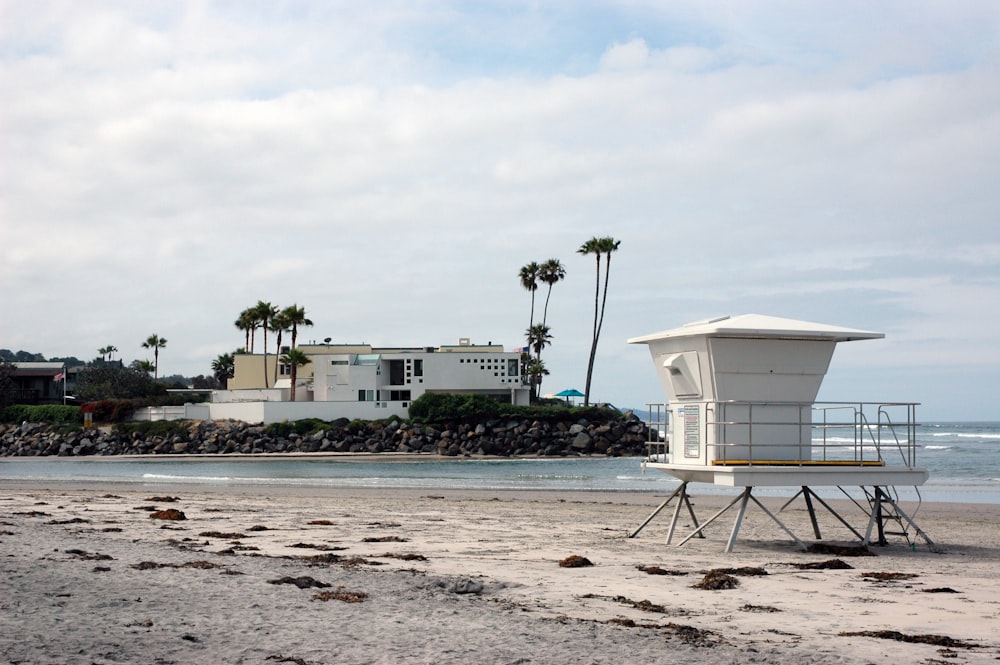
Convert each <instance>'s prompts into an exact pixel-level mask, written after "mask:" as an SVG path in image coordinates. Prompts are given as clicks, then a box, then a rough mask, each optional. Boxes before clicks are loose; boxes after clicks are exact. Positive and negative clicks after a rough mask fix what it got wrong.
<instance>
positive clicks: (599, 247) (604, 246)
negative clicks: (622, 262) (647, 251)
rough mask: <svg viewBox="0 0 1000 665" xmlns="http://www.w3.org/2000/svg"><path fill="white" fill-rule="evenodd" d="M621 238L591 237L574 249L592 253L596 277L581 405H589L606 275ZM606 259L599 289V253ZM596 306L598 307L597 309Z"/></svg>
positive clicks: (602, 320)
mask: <svg viewBox="0 0 1000 665" xmlns="http://www.w3.org/2000/svg"><path fill="white" fill-rule="evenodd" d="M621 244H622V243H621V240H615V239H614V238H612V237H611V236H604V237H603V238H598V237H596V236H595V237H593V238H591V239H590V240H588V241H587V242H585V243H583V244H582V245H580V249H578V250H576V251H577V253H578V254H582V255H584V256H586V255H587V254H593V255H594V258H595V259H596V260H597V279H596V284H595V287H594V289H595V290H594V334H593V338H592V340H591V343H590V359H589V360H588V362H587V385H586V387H585V388H584V391H583V405H584V406H590V380H591V379H592V378H593V376H594V358H596V357H597V340H598V339H599V338H600V336H601V326H603V325H604V306H605V304H606V303H607V301H608V277H609V276H610V274H611V254H612V253H613V252H617V251H618V246H619V245H621ZM602 254H603V255H604V256H605V257H606V258H607V260H606V261H605V266H604V290H603V294H602V290H601V255H602ZM598 306H600V308H599V309H598Z"/></svg>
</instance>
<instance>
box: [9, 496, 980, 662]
mask: <svg viewBox="0 0 1000 665" xmlns="http://www.w3.org/2000/svg"><path fill="white" fill-rule="evenodd" d="M171 498H176V499H177V500H175V501H169V500H167V499H171ZM661 500H662V497H659V496H653V495H634V494H596V493H561V492H560V493H555V492H552V493H547V492H534V493H525V492H455V491H447V492H445V491H441V492H423V491H384V490H382V491H376V490H356V489H351V490H328V489H318V488H310V489H302V488H299V489H294V488H273V487H266V488H247V487H242V488H206V487H188V486H184V487H181V486H177V485H170V486H154V485H143V486H136V485H126V484H121V485H113V484H100V485H80V484H72V485H71V484H66V485H59V486H49V487H42V486H37V485H36V486H33V485H32V484H31V483H10V482H8V483H5V484H4V485H3V486H2V487H0V568H2V571H0V662H6V663H19V664H27V663H32V664H41V663H45V664H49V663H83V664H88V665H89V664H91V663H98V664H102V665H103V664H106V663H254V664H261V665H267V664H271V663H275V664H278V663H299V664H302V663H309V664H313V663H325V664H332V663H490V664H492V663H496V664H501V663H502V664H513V663H532V664H545V663H573V664H577V663H624V662H627V663H674V662H676V663H689V662H697V663H793V662H794V663H859V664H863V663H886V664H888V663H987V662H990V663H996V662H997V660H998V658H1000V533H998V525H1000V506H997V505H953V504H925V505H924V506H923V507H922V508H921V509H920V512H919V515H918V518H919V519H918V521H919V522H920V524H921V526H922V527H923V528H924V529H925V530H926V531H927V532H928V534H929V535H930V536H931V537H932V538H933V539H934V540H935V541H936V543H937V544H938V546H939V547H940V549H941V551H940V552H936V553H935V552H931V551H929V549H928V548H927V547H926V546H924V545H922V544H921V545H919V546H918V547H917V548H916V550H915V551H914V550H912V549H911V548H910V546H909V545H908V544H907V543H906V541H905V539H904V538H902V537H890V540H891V541H892V542H891V543H890V545H889V546H886V547H874V548H873V550H874V551H875V552H876V553H877V555H878V556H876V557H857V558H849V557H844V556H841V557H835V556H832V555H823V554H808V553H802V552H799V551H797V550H796V549H795V547H794V546H793V544H792V543H791V541H789V540H788V539H787V537H786V536H785V535H784V533H783V532H781V531H780V530H779V529H778V528H777V527H776V526H775V525H774V524H773V523H771V522H770V520H768V519H767V517H766V516H765V515H764V514H763V513H762V512H761V511H759V510H752V511H751V512H750V513H748V516H747V518H746V520H745V522H744V525H743V528H742V530H741V540H740V541H739V543H738V544H737V546H736V551H735V552H733V553H732V554H728V555H727V554H724V553H723V552H722V550H723V547H724V546H725V542H726V539H727V538H728V535H729V529H730V528H731V525H732V520H731V519H725V520H722V521H720V523H719V524H718V525H717V526H713V527H712V528H711V529H709V530H708V532H707V536H708V537H707V538H705V539H694V540H692V541H690V542H689V543H688V544H686V545H685V546H684V547H682V548H677V547H668V546H666V545H665V544H664V542H663V541H664V538H665V535H666V529H667V526H668V523H669V515H667V514H664V515H663V516H661V517H659V518H657V520H654V521H653V522H652V523H651V524H650V525H649V526H647V527H646V529H645V530H644V531H643V532H642V533H641V534H640V535H639V536H638V537H637V538H631V539H630V538H627V537H626V534H627V532H628V531H630V530H631V529H634V528H635V527H636V526H638V525H639V524H640V523H641V522H642V520H643V519H644V518H645V517H646V516H647V515H648V514H649V513H650V511H651V510H652V509H653V508H654V507H655V506H656V505H657V504H658V503H659V502H660V501H661ZM722 500H723V499H722V498H720V497H711V496H698V497H696V499H695V505H696V509H697V510H698V512H699V517H703V516H707V515H709V514H711V513H712V512H714V510H713V507H714V506H717V505H720V502H721V501H722ZM840 505H841V506H843V504H840ZM168 508H173V509H176V510H179V511H182V512H183V514H184V516H185V517H186V519H184V520H182V521H168V520H160V519H152V518H151V517H150V515H151V514H152V512H153V511H154V510H164V509H168ZM845 511H846V508H845ZM846 512H848V513H849V512H850V511H846ZM782 515H783V516H784V519H787V521H788V524H789V525H790V526H792V528H793V529H794V530H795V531H796V533H797V534H798V535H799V536H800V537H803V536H805V535H811V529H810V528H809V526H808V519H807V515H806V513H805V511H804V509H803V507H802V506H801V505H797V506H795V507H794V508H792V509H790V510H788V511H786V512H784V513H782ZM821 526H822V527H823V530H824V534H823V535H824V536H825V537H826V538H827V539H829V541H832V542H841V543H846V542H849V540H850V536H849V532H848V531H847V530H846V529H844V528H843V527H841V526H839V525H838V524H837V522H836V521H834V520H833V519H832V518H829V516H825V515H822V514H821ZM810 542H811V539H810ZM824 542H827V541H824ZM571 555H577V556H580V557H585V558H586V559H588V560H589V561H590V562H592V563H593V565H592V566H589V567H577V568H571V567H560V565H559V562H560V561H561V560H563V559H566V558H567V557H569V556H571ZM316 557H320V558H316ZM833 558H839V559H840V560H841V561H843V562H845V563H847V564H848V565H850V566H851V568H849V569H840V570H835V569H819V570H802V569H800V568H798V567H796V566H795V565H794V564H805V563H816V562H822V561H828V560H830V559H833ZM640 566H641V567H657V568H659V569H661V571H662V572H667V573H671V574H649V573H648V572H645V571H643V570H641V569H640V568H639V567H640ZM722 567H725V568H740V567H754V568H762V569H763V572H765V573H766V575H748V574H741V575H736V576H735V579H736V580H737V582H738V586H736V587H735V588H731V589H726V590H703V589H698V588H694V585H695V584H697V583H698V582H700V581H702V579H703V577H704V574H705V572H706V571H708V570H710V569H716V568H722ZM750 572H752V571H750ZM865 573H902V574H904V576H903V577H901V578H899V579H888V580H884V579H883V580H879V579H872V578H869V577H865V575H864V574H865ZM907 576H910V577H907ZM883 577H894V576H883ZM282 579H285V580H286V582H287V581H288V580H298V582H299V584H300V585H301V586H303V587H305V588H300V587H299V586H298V585H296V584H291V583H273V582H276V581H279V580H282ZM313 583H321V584H324V585H329V586H323V587H310V586H307V585H309V584H313ZM323 594H325V595H323ZM350 601H353V602H350ZM862 631H875V632H877V631H896V633H879V634H882V635H890V636H891V635H897V636H898V637H903V638H909V639H917V640H919V639H923V638H924V637H926V636H938V639H937V640H936V641H937V642H938V643H937V644H927V643H922V642H919V641H918V642H911V641H899V640H893V639H887V638H886V637H872V636H848V635H843V633H850V632H862ZM941 638H951V640H954V641H956V642H957V643H958V644H954V643H953V644H952V645H951V646H947V644H948V642H947V641H946V640H944V639H941ZM931 641H932V642H933V641H935V640H931ZM942 642H943V643H944V644H942ZM970 644H971V645H972V646H969V645H970Z"/></svg>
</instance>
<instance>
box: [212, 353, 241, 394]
mask: <svg viewBox="0 0 1000 665" xmlns="http://www.w3.org/2000/svg"><path fill="white" fill-rule="evenodd" d="M235 375H236V360H235V359H234V357H233V354H231V353H223V354H221V355H220V356H219V357H218V358H216V359H215V360H213V361H212V376H214V377H215V380H216V381H218V382H219V385H220V386H222V387H223V388H225V387H226V385H227V384H226V382H227V381H228V380H229V379H231V378H233V377H234V376H235Z"/></svg>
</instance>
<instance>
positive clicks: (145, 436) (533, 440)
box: [0, 413, 648, 457]
mask: <svg viewBox="0 0 1000 665" xmlns="http://www.w3.org/2000/svg"><path fill="white" fill-rule="evenodd" d="M156 424H157V425H159V424H161V423H156ZM162 424H166V423H162ZM281 425H286V426H285V427H281ZM291 425H294V423H279V424H278V426H275V425H261V424H250V423H245V422H240V421H229V420H222V421H208V420H204V421H173V422H172V423H169V428H163V429H169V431H168V432H166V433H162V434H155V435H154V434H152V433H149V432H147V433H143V432H141V431H128V430H129V428H128V427H119V428H111V427H102V428H92V429H74V430H69V431H65V430H60V429H59V428H54V427H52V426H49V425H45V424H39V423H22V424H19V425H18V424H0V456H6V457H36V456H59V457H67V456H88V455H166V454H174V455H227V454H258V453H259V454H269V453H270V454H273V453H425V454H426V453H430V454H436V455H445V456H449V457H466V456H500V457H515V456H546V457H549V456H551V457H566V456H582V455H601V456H609V457H619V456H629V455H642V454H644V453H645V452H646V441H647V440H648V430H647V427H646V425H645V423H643V422H642V421H641V420H640V419H639V418H638V417H636V416H635V415H634V414H632V413H626V414H625V417H624V418H622V419H618V420H611V421H608V422H603V423H594V422H589V421H587V420H585V419H580V420H572V421H565V420H558V419H554V420H545V421H542V420H533V419H519V418H513V419H501V420H490V421H486V422H482V423H475V424H471V423H449V424H420V423H412V422H408V421H402V420H391V421H389V422H374V421H372V422H369V421H348V420H347V419H341V420H336V421H333V422H330V423H328V424H327V425H325V426H321V428H320V429H316V430H315V431H311V432H308V433H304V434H299V433H297V432H296V431H294V428H293V427H292V426H291Z"/></svg>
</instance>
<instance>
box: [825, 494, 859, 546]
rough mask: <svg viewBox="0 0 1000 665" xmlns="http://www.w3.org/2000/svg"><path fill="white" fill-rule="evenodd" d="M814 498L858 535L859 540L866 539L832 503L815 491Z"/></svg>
mask: <svg viewBox="0 0 1000 665" xmlns="http://www.w3.org/2000/svg"><path fill="white" fill-rule="evenodd" d="M813 498H814V499H816V500H817V501H819V503H820V505H821V506H823V507H824V508H826V509H827V511H829V513H830V514H831V515H833V516H834V517H836V518H837V519H838V520H840V523H841V524H843V525H844V526H845V527H847V528H848V529H849V530H850V532H851V533H853V534H854V535H855V536H856V537H857V539H858V540H864V538H863V537H862V535H861V534H860V533H858V530H857V529H855V528H854V527H853V526H851V525H850V523H849V522H848V521H847V520H845V519H844V518H843V517H841V516H840V513H838V512H837V511H836V510H834V509H833V508H831V507H830V505H829V504H828V503H827V502H826V501H824V500H823V499H821V498H820V497H819V496H818V495H817V494H815V493H813Z"/></svg>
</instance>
